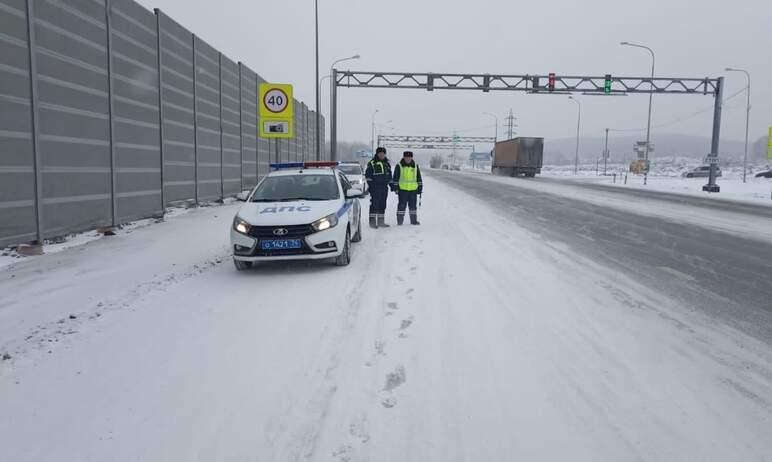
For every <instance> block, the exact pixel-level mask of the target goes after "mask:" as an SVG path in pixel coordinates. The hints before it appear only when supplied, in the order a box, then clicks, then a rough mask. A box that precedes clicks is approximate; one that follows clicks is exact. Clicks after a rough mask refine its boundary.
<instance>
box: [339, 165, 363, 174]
mask: <svg viewBox="0 0 772 462" xmlns="http://www.w3.org/2000/svg"><path fill="white" fill-rule="evenodd" d="M338 170H340V171H341V172H343V173H345V174H346V175H361V174H362V167H360V166H359V165H357V164H341V165H338Z"/></svg>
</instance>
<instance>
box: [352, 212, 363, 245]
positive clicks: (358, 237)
mask: <svg viewBox="0 0 772 462" xmlns="http://www.w3.org/2000/svg"><path fill="white" fill-rule="evenodd" d="M361 240H362V215H361V214H360V215H359V217H358V218H357V232H356V233H355V234H354V237H352V238H351V242H359V241H361Z"/></svg>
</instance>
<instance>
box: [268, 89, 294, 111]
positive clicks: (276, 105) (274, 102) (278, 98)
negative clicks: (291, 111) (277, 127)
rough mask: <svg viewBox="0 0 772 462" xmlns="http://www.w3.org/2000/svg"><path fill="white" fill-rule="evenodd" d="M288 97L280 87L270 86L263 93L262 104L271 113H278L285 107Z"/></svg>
mask: <svg viewBox="0 0 772 462" xmlns="http://www.w3.org/2000/svg"><path fill="white" fill-rule="evenodd" d="M288 103H289V98H287V94H286V93H284V90H282V89H281V88H271V89H270V90H268V91H267V92H266V93H265V95H263V105H265V108H266V109H268V110H269V111H271V112H272V113H273V114H280V113H282V112H284V110H285V109H287V104H288Z"/></svg>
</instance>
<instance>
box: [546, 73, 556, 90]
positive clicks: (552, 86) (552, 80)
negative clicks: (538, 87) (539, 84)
mask: <svg viewBox="0 0 772 462" xmlns="http://www.w3.org/2000/svg"><path fill="white" fill-rule="evenodd" d="M547 87H548V88H549V90H550V91H552V90H554V89H555V73H554V72H550V73H549V78H548V79H547Z"/></svg>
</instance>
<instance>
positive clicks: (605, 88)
mask: <svg viewBox="0 0 772 462" xmlns="http://www.w3.org/2000/svg"><path fill="white" fill-rule="evenodd" d="M603 91H604V92H605V93H606V94H607V95H608V94H610V93H611V75H610V74H606V81H605V82H604V85H603Z"/></svg>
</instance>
